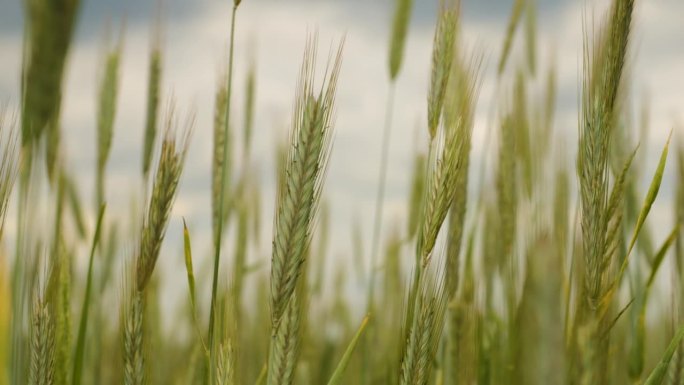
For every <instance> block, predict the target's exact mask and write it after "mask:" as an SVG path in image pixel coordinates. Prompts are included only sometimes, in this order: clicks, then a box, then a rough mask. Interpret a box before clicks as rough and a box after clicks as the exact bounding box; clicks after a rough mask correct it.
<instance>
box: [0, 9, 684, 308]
mask: <svg viewBox="0 0 684 385" xmlns="http://www.w3.org/2000/svg"><path fill="white" fill-rule="evenodd" d="M512 3H513V1H512V0H463V1H462V9H463V17H462V28H463V32H464V41H465V42H466V44H467V45H468V46H469V47H470V48H471V49H472V50H474V52H479V53H481V54H482V56H483V58H484V62H483V69H482V89H481V94H480V98H479V102H478V103H477V113H476V119H475V128H474V138H473V140H474V143H473V146H474V147H473V157H472V159H473V161H472V163H471V167H472V170H473V171H475V172H479V170H480V167H481V165H482V164H481V162H483V161H486V160H487V159H488V157H489V156H490V155H488V150H487V149H488V148H491V147H492V145H491V143H490V144H489V145H487V144H486V143H488V142H487V137H488V136H487V132H488V131H490V130H491V129H492V127H495V126H496V122H497V121H498V118H499V115H498V112H497V111H496V109H494V108H493V107H492V106H493V105H495V104H501V103H503V105H507V103H509V102H510V101H509V100H507V99H506V98H507V97H508V98H509V96H508V95H510V92H503V91H506V90H508V89H510V88H511V87H512V84H507V82H508V83H512V81H511V80H504V81H503V83H502V84H498V82H497V79H496V78H497V71H496V70H497V68H496V67H497V60H498V57H499V53H500V51H501V44H502V43H503V40H504V36H505V29H506V24H507V20H508V18H509V15H510V12H511V8H512ZM160 4H161V6H160ZM537 5H538V14H537V18H538V20H537V22H538V34H537V36H538V39H539V41H538V45H537V46H538V47H540V48H539V52H538V58H539V61H538V62H539V63H540V65H539V68H538V71H537V74H536V77H537V78H538V79H543V78H544V77H545V76H546V74H547V73H548V71H549V69H550V68H551V67H552V66H555V68H556V73H557V80H558V86H557V89H558V90H559V93H558V98H557V101H556V103H557V106H556V107H557V114H556V122H555V125H556V129H557V130H558V131H560V132H561V133H562V135H563V137H564V138H565V145H562V146H560V147H562V148H559V150H561V151H563V152H565V153H566V155H567V157H568V162H571V161H572V160H571V159H574V154H575V148H576V143H577V140H578V139H577V132H578V129H577V127H578V123H577V118H578V105H579V102H578V100H579V96H578V86H579V85H580V80H579V79H580V76H581V71H582V69H581V57H582V36H583V25H584V26H585V28H587V29H591V28H592V27H591V26H592V23H593V22H594V17H596V21H598V20H600V18H599V16H600V15H602V14H603V12H604V10H605V9H606V6H607V2H606V1H566V0H537ZM231 6H232V2H231V1H217V0H195V1H186V0H167V1H163V2H161V3H157V2H156V1H138V0H121V1H107V0H84V1H83V4H82V9H81V13H80V15H79V21H78V28H77V31H76V35H75V42H74V44H73V45H72V47H71V51H70V54H69V57H68V62H67V70H66V72H65V83H64V84H65V89H64V99H63V104H62V117H61V119H62V123H63V132H64V136H63V138H64V139H63V140H64V145H65V151H64V153H65V154H67V156H68V159H67V160H66V161H67V168H68V169H70V170H73V173H74V174H75V177H76V178H77V180H78V183H79V186H80V187H81V191H82V194H83V196H84V197H85V198H86V200H87V202H93V204H91V205H86V206H85V208H87V209H88V213H87V218H89V222H90V225H91V226H93V222H94V217H95V210H94V207H95V204H94V191H93V185H94V164H95V148H96V146H95V141H96V139H95V131H96V123H95V122H96V105H95V101H96V97H95V96H96V94H97V88H98V79H99V75H100V73H101V71H102V68H103V57H104V54H105V52H106V49H107V47H108V46H111V45H112V44H115V43H116V42H117V41H118V39H119V37H120V36H121V37H122V39H123V40H122V41H123V55H122V62H121V68H120V91H119V100H118V104H117V108H118V109H117V114H116V119H115V129H114V141H113V147H112V153H111V157H110V161H109V168H108V180H107V183H108V186H107V201H108V204H109V213H110V214H109V215H111V216H113V218H116V217H117V216H120V220H122V221H125V220H126V218H127V217H129V213H131V212H133V211H131V210H132V209H131V206H132V205H135V204H136V203H134V202H136V201H139V198H140V196H141V193H140V191H139V186H140V176H139V175H140V173H139V168H140V166H139V165H140V162H141V154H142V142H143V135H144V126H145V121H144V119H145V108H146V107H145V100H146V85H147V76H148V74H147V71H148V58H149V57H148V52H149V48H150V45H151V43H152V36H153V34H154V29H155V28H156V27H155V26H156V22H155V21H156V20H157V19H158V17H159V15H161V17H160V19H161V20H162V22H161V31H162V47H163V55H164V58H163V63H164V64H163V93H164V99H163V100H168V98H169V97H171V96H173V98H174V99H175V100H176V101H177V105H178V106H179V110H180V112H181V113H182V114H185V113H188V112H194V113H195V114H196V126H195V131H194V135H193V138H192V144H191V147H190V152H189V156H188V163H187V166H186V171H185V173H184V175H183V179H182V189H181V191H180V194H179V197H178V200H177V204H176V206H175V209H174V216H173V218H172V220H171V225H170V227H169V230H168V234H169V236H168V237H167V241H166V242H165V245H164V250H165V251H163V253H164V255H163V257H162V258H161V260H160V261H161V263H160V264H159V266H158V268H159V269H160V270H161V271H163V273H162V274H159V276H160V277H163V278H162V281H163V282H164V284H165V285H169V283H170V282H176V279H178V280H183V279H184V278H183V276H184V275H185V270H184V267H183V259H182V253H181V250H182V248H181V247H180V246H181V244H182V237H181V224H182V221H181V216H182V217H184V218H185V219H186V220H187V222H188V225H189V227H190V228H191V231H192V233H193V245H194V248H195V250H196V252H195V254H196V255H197V258H198V262H197V263H198V265H199V266H200V269H206V268H208V266H209V261H210V254H211V249H212V248H211V241H210V237H211V220H210V193H209V191H210V170H211V153H212V150H211V149H212V117H213V109H214V92H215V88H216V84H217V81H219V79H220V74H221V73H222V71H223V69H224V67H225V64H226V63H227V41H228V34H229V21H230V20H229V18H230V7H231ZM393 7H394V2H393V1H390V0H373V1H366V0H290V1H277V0H244V1H243V4H242V5H241V6H240V9H239V18H238V24H237V35H236V39H237V40H236V51H235V55H236V56H235V58H236V64H235V77H234V99H233V113H232V116H231V124H232V125H233V127H235V128H236V130H235V131H236V132H238V134H237V135H239V132H240V128H241V127H242V118H243V113H242V109H243V100H244V99H243V98H244V87H245V81H246V73H247V70H248V68H249V67H250V65H252V64H254V65H255V68H256V90H257V91H256V106H255V110H256V112H257V115H256V117H255V125H254V137H253V147H252V162H254V163H255V166H256V169H257V170H259V173H258V176H257V177H258V179H259V181H260V185H261V200H262V210H261V217H262V221H261V227H262V236H261V237H260V240H261V241H260V245H259V247H257V248H256V249H255V250H251V251H250V252H251V253H252V254H251V255H250V256H249V259H250V260H251V261H257V260H263V261H267V260H268V259H269V258H270V241H271V232H272V231H271V230H272V229H271V227H272V219H271V218H272V217H273V202H274V200H275V180H276V178H275V168H274V164H275V163H274V159H273V154H274V149H275V147H276V144H277V143H278V141H280V140H282V139H283V138H284V137H285V135H286V132H287V129H288V127H289V125H290V116H291V110H292V108H291V106H292V102H293V100H294V90H295V85H296V80H297V75H298V73H299V65H300V62H301V58H302V53H303V50H304V44H305V41H306V37H307V34H311V33H313V32H317V33H318V35H319V53H320V54H321V55H320V57H325V56H327V52H328V50H329V48H330V47H334V46H335V44H336V43H337V42H338V41H339V40H340V39H341V38H343V37H345V38H346V44H345V49H344V63H343V67H342V74H341V79H340V85H339V92H338V104H337V120H336V121H337V124H336V130H335V142H334V149H333V153H332V157H331V159H330V162H329V170H328V177H327V182H326V188H325V192H324V198H323V201H324V202H325V203H324V204H325V205H327V206H328V207H329V209H330V218H331V222H330V230H331V231H330V235H331V239H330V241H331V243H330V247H329V254H330V255H331V256H332V257H334V258H333V260H332V261H333V262H331V263H329V264H328V268H329V269H332V268H336V267H338V266H350V265H351V264H352V263H353V261H356V260H357V259H352V257H351V253H352V242H351V239H352V227H353V226H355V225H359V226H361V229H362V231H361V233H362V234H363V235H364V241H365V245H366V246H368V244H369V243H370V232H371V226H372V220H373V208H374V203H375V192H376V188H377V173H378V168H379V158H380V147H381V135H382V125H383V118H384V108H385V102H386V98H387V93H388V70H387V53H388V51H389V48H388V45H389V32H390V22H391V16H392V12H393ZM414 7H415V8H414V14H413V18H412V20H411V25H410V30H409V38H408V41H407V47H406V52H405V60H404V67H403V69H402V72H401V74H400V76H399V79H398V83H397V90H396V104H395V114H394V125H393V132H392V139H391V143H390V156H389V169H388V185H387V193H386V201H385V217H384V223H385V225H384V232H385V233H389V232H390V231H391V230H392V227H393V226H397V225H398V224H403V223H404V222H405V215H406V211H407V207H406V206H407V201H408V190H409V187H410V186H409V183H410V173H411V167H412V160H413V154H414V153H415V152H416V151H419V150H420V151H423V149H425V148H426V144H427V130H426V129H425V120H426V112H427V106H426V105H427V104H426V97H427V96H426V95H427V90H428V81H429V68H430V52H431V47H432V38H433V32H434V31H433V29H434V25H435V19H436V14H437V8H438V1H437V0H417V1H415V4H414ZM682 15H684V2H682V1H681V0H649V1H638V2H637V9H636V11H635V21H634V23H633V25H634V34H633V43H634V44H633V45H632V51H631V53H630V57H631V60H630V63H631V65H630V67H629V69H628V70H629V76H630V77H631V79H632V82H631V84H632V87H633V88H632V89H631V90H630V91H631V95H632V97H631V99H630V104H632V107H633V109H634V111H636V113H635V115H638V112H639V111H641V110H642V106H647V107H648V110H649V111H650V112H649V114H648V117H647V121H648V124H649V125H650V137H649V140H648V142H647V143H642V146H641V150H640V154H639V156H638V158H637V161H646V159H648V161H649V162H652V164H651V163H649V164H647V165H644V166H645V170H646V172H645V174H646V177H649V176H650V175H651V173H652V170H653V169H654V168H655V162H657V154H658V152H659V151H660V149H661V148H662V146H663V144H664V142H665V140H666V137H667V135H668V133H669V131H670V130H671V129H672V128H673V127H676V125H677V122H679V121H680V120H681V119H682V111H684V110H683V109H682V107H683V106H684V45H682V42H684V28H682V20H683V19H682V18H683V16H682ZM23 20H24V14H23V4H22V2H21V1H19V0H2V1H1V2H0V103H8V104H9V106H10V108H11V111H12V110H14V111H18V106H19V103H18V101H19V88H20V87H19V80H20V68H21V51H22V36H23V28H24V24H23ZM516 39H517V42H515V43H514V48H513V51H512V57H511V62H512V63H513V65H509V66H508V68H509V70H508V71H511V69H514V68H515V67H516V65H515V63H516V62H520V61H521V60H523V58H522V56H523V54H524V52H523V51H524V50H523V49H522V48H520V44H521V42H520V40H521V39H524V35H523V34H521V33H518V34H517V37H516ZM516 45H517V47H518V48H516ZM319 64H321V65H323V64H325V63H323V60H321V63H319ZM507 78H508V79H513V78H514V76H508V77H507ZM497 87H500V89H497ZM502 95H506V96H502ZM680 127H681V126H680ZM675 136H677V135H675ZM233 159H235V162H237V163H238V164H239V163H240V159H241V157H240V154H239V153H238V154H234V155H233ZM673 168H674V166H672V167H668V168H667V171H666V177H665V180H664V184H663V187H662V188H661V192H660V195H659V197H658V200H657V202H656V205H655V206H654V210H653V212H652V213H651V215H650V217H649V223H650V224H651V225H652V226H653V227H654V230H655V231H654V234H656V236H657V237H658V239H656V241H657V242H660V241H661V239H660V238H661V237H664V236H665V235H666V234H667V232H668V231H667V229H669V228H670V224H671V223H672V216H673V215H672V212H671V209H670V207H672V206H671V202H672V195H673V187H672V184H671V180H672V178H671V174H672V170H673ZM238 169H239V168H238ZM485 170H487V168H486V167H485ZM480 177H485V178H486V177H487V175H484V176H481V175H477V174H476V175H475V176H474V178H476V180H477V179H479V178H480ZM644 183H646V181H644ZM473 185H476V183H473ZM644 190H645V187H643V188H642V191H644ZM10 207H11V208H12V209H11V210H10V213H9V217H8V223H14V221H15V217H14V216H15V215H16V213H15V212H14V210H15V209H16V205H11V206H10ZM402 226H403V225H402ZM91 228H92V227H91ZM6 230H7V236H8V237H9V239H10V240H11V239H12V237H13V232H14V231H15V228H14V226H7V228H6ZM131 231H132V230H131ZM366 235H367V236H366ZM8 244H11V241H9V242H8ZM129 250H130V247H129ZM367 253H368V251H366V252H365V253H364V255H366V254H367ZM78 257H79V260H80V261H79V264H80V265H81V266H83V264H84V262H85V259H86V254H85V253H82V254H81V255H79V256H78ZM365 263H368V261H367V260H366V261H365ZM202 266H204V267H202ZM177 282H183V281H177ZM177 286H178V287H179V289H178V290H179V294H181V293H182V294H183V295H184V293H185V288H184V286H183V285H180V284H179V285H177ZM352 290H353V289H352ZM167 301H170V302H168V303H171V302H173V301H172V300H167ZM359 310H361V309H359Z"/></svg>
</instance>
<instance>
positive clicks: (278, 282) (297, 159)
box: [271, 41, 342, 331]
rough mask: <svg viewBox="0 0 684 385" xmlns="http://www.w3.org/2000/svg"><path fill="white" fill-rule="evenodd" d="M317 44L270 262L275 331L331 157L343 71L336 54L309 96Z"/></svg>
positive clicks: (309, 60) (305, 72)
mask: <svg viewBox="0 0 684 385" xmlns="http://www.w3.org/2000/svg"><path fill="white" fill-rule="evenodd" d="M314 44H315V41H310V42H309V44H308V45H307V49H306V52H305V55H304V63H303V65H302V72H301V78H300V85H299V88H298V90H297V97H296V102H295V112H294V118H293V122H292V124H293V127H292V136H291V146H290V150H289V152H288V157H287V166H286V169H285V174H286V177H285V179H284V184H283V185H281V186H280V187H279V192H278V205H277V209H276V210H277V212H276V219H275V230H274V238H273V254H272V257H271V264H272V265H271V311H272V325H273V331H275V330H276V329H277V328H276V326H277V324H278V323H279V322H280V318H281V316H282V315H283V313H284V310H285V307H286V306H287V302H288V301H289V300H290V297H291V295H292V293H293V292H294V289H295V286H296V283H297V279H298V277H299V275H300V272H301V266H302V264H303V262H304V256H305V250H306V248H307V247H308V244H309V241H310V231H311V224H312V219H313V215H314V213H315V212H316V208H317V207H318V201H319V197H320V191H321V188H322V184H323V175H324V171H325V165H326V161H327V159H328V155H329V153H330V137H331V134H332V125H331V124H332V117H333V113H334V110H333V106H334V101H335V90H336V86H337V78H338V75H339V70H340V65H341V48H342V45H340V49H339V50H338V52H337V55H336V57H335V60H334V64H333V67H332V71H331V72H330V76H329V78H328V80H327V83H326V84H325V85H324V86H323V87H322V89H321V91H320V93H319V94H318V96H316V95H315V94H314V90H313V75H314V73H313V72H314V64H315V49H314Z"/></svg>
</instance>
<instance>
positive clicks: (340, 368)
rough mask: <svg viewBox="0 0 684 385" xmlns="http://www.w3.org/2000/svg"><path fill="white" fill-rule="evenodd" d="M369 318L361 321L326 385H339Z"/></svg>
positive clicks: (366, 317)
mask: <svg viewBox="0 0 684 385" xmlns="http://www.w3.org/2000/svg"><path fill="white" fill-rule="evenodd" d="M369 317H370V316H365V317H364V318H363V321H361V326H359V330H357V331H356V334H355V335H354V337H353V338H352V340H351V342H349V346H347V350H345V352H344V355H343V356H342V359H341V360H340V363H339V364H338V365H337V368H335V371H334V372H333V374H332V376H331V377H330V381H328V385H337V384H340V383H341V381H342V375H343V374H344V370H345V369H347V365H349V359H351V356H352V353H354V349H355V348H356V344H357V343H358V342H359V338H361V335H363V332H364V330H366V325H368V318H369Z"/></svg>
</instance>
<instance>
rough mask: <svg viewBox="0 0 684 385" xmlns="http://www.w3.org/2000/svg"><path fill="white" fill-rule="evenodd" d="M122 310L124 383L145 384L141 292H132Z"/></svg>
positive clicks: (126, 384) (132, 384) (131, 384)
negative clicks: (124, 308)
mask: <svg viewBox="0 0 684 385" xmlns="http://www.w3.org/2000/svg"><path fill="white" fill-rule="evenodd" d="M124 306H126V307H127V310H125V311H124V317H123V322H124V327H123V329H124V338H123V350H124V384H125V385H144V384H145V357H144V354H143V351H144V350H143V311H144V310H143V294H142V293H139V292H134V293H133V294H132V298H131V299H130V300H129V302H128V304H127V305H124Z"/></svg>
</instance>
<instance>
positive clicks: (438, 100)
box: [427, 3, 459, 140]
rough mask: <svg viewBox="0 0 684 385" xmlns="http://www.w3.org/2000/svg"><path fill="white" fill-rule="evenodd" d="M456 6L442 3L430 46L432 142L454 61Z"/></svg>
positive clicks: (429, 124)
mask: <svg viewBox="0 0 684 385" xmlns="http://www.w3.org/2000/svg"><path fill="white" fill-rule="evenodd" d="M458 13H459V9H458V7H457V6H453V7H447V6H445V5H444V3H442V8H441V10H440V12H439V17H438V20H437V27H436V29H435V36H434V41H433V44H432V71H431V74H430V89H429V91H428V104H427V106H428V111H427V113H428V132H429V133H430V139H431V140H433V139H434V138H435V136H436V135H437V127H438V126H439V120H440V117H441V116H442V107H443V106H444V97H445V95H446V92H447V85H448V84H449V76H450V75H451V72H452V71H451V65H452V63H453V61H454V53H455V48H456V47H455V43H456V34H457V30H458V17H459V15H458Z"/></svg>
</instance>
